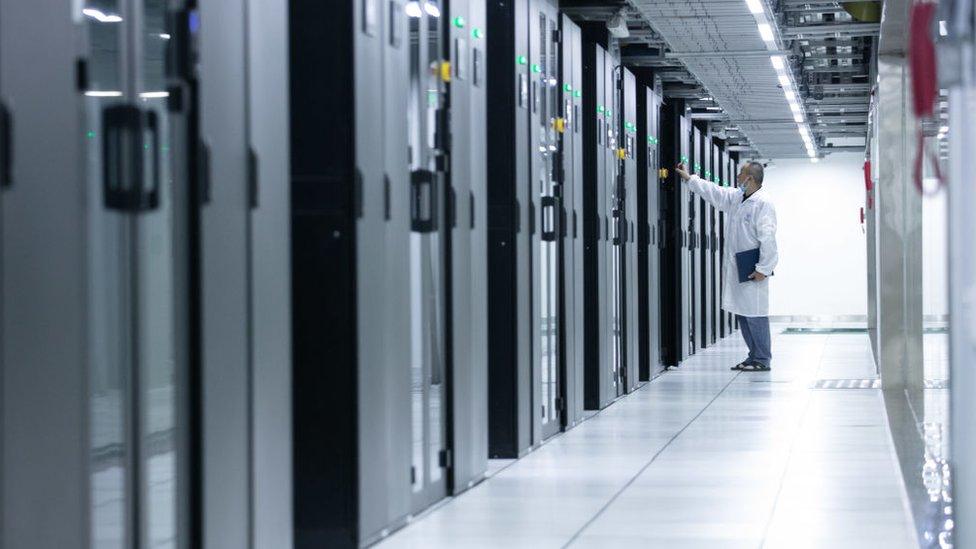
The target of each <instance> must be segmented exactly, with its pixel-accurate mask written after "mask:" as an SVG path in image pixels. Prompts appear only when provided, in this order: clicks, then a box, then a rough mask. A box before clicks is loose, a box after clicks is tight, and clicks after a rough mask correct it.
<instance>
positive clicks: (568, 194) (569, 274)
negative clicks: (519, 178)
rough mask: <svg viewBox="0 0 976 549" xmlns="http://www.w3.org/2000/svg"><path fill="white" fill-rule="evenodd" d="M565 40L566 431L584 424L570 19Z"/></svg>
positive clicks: (576, 97) (577, 58)
mask: <svg viewBox="0 0 976 549" xmlns="http://www.w3.org/2000/svg"><path fill="white" fill-rule="evenodd" d="M560 23H561V27H560V37H561V39H562V64H561V66H562V72H561V76H560V81H561V82H562V92H563V95H562V98H563V101H562V117H563V119H564V128H563V130H564V131H562V132H561V144H560V151H561V156H562V176H563V183H562V208H561V209H562V220H563V223H562V231H561V237H562V238H561V240H560V242H561V246H562V252H561V253H562V258H563V269H562V282H561V287H562V292H561V294H562V296H563V301H562V309H561V310H562V318H563V329H562V331H561V332H560V333H561V335H562V343H561V348H562V349H563V350H564V352H563V366H562V372H563V375H564V376H565V383H564V384H563V386H564V388H565V389H564V394H565V402H566V405H565V407H564V410H565V413H564V414H563V427H564V428H569V427H572V426H574V425H576V424H577V423H579V422H580V421H581V420H582V419H583V385H584V383H583V379H584V373H583V353H584V331H583V324H584V317H583V290H584V287H583V253H584V252H583V229H582V216H583V128H582V120H581V116H582V114H583V113H582V111H581V106H582V105H581V104H582V96H583V91H582V81H583V64H582V61H583V60H582V55H583V50H582V46H583V44H582V33H581V31H580V28H579V26H577V25H576V24H575V23H573V22H572V21H571V20H570V19H569V17H568V16H567V15H562V16H561V18H560Z"/></svg>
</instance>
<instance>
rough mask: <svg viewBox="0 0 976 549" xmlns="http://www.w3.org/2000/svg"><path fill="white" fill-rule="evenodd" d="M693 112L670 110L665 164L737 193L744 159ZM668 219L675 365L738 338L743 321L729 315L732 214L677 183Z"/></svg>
mask: <svg viewBox="0 0 976 549" xmlns="http://www.w3.org/2000/svg"><path fill="white" fill-rule="evenodd" d="M685 111H686V108H685V106H684V105H683V103H682V102H681V101H673V102H672V103H671V104H670V105H668V106H666V108H664V109H662V117H663V132H664V133H665V134H666V135H667V139H668V143H669V145H670V146H669V147H662V153H663V154H664V155H665V157H666V158H665V160H666V161H667V162H668V163H670V164H673V165H677V164H684V165H685V166H686V167H687V168H688V170H689V172H690V173H692V174H694V175H697V176H698V177H701V178H702V179H705V180H706V181H710V182H712V183H714V184H716V185H721V186H731V185H735V181H736V175H737V164H738V159H737V157H736V155H735V154H734V153H729V152H728V151H726V150H725V147H724V143H723V142H722V141H721V140H719V139H717V138H714V137H713V136H712V135H711V133H710V130H709V129H708V127H707V125H702V126H699V125H696V124H694V123H693V120H692V118H691V116H690V114H689V113H686V112H685ZM672 179H673V178H672ZM661 216H662V217H663V218H664V219H665V220H666V221H667V223H666V229H665V230H666V231H667V233H666V235H665V238H666V239H667V243H666V244H665V246H664V247H663V250H662V254H661V261H662V270H661V284H662V287H663V288H668V289H669V290H670V291H667V292H662V311H663V314H662V317H661V330H662V333H663V336H662V345H663V349H662V357H663V360H664V363H665V364H668V365H673V364H678V363H680V362H681V361H682V360H684V359H686V358H688V357H689V356H691V355H693V354H695V353H696V352H698V351H699V350H701V349H704V348H707V347H709V346H711V345H714V344H715V343H717V342H718V340H720V339H721V338H723V337H725V336H726V335H729V334H731V333H733V332H734V331H735V330H737V329H738V321H737V320H736V318H735V316H734V315H732V314H731V313H729V312H727V311H725V310H723V309H722V298H723V292H724V283H725V280H724V278H723V277H724V275H725V273H724V271H723V268H722V267H723V265H722V264H723V261H725V257H726V256H725V214H724V213H723V212H721V211H718V210H716V209H715V208H714V207H713V206H711V205H710V204H708V203H707V202H705V201H704V200H702V199H701V198H699V197H698V196H696V195H694V194H693V193H691V192H690V190H689V188H688V187H687V186H685V185H679V184H677V182H676V184H675V185H673V186H668V187H666V188H664V189H662V196H661Z"/></svg>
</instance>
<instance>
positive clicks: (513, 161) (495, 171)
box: [486, 0, 534, 458]
mask: <svg viewBox="0 0 976 549" xmlns="http://www.w3.org/2000/svg"><path fill="white" fill-rule="evenodd" d="M487 9H488V13H487V16H488V26H489V28H490V29H491V32H492V37H491V39H490V40H488V60H487V83H486V84H487V92H488V109H489V110H490V111H489V116H488V122H487V126H486V127H487V130H488V131H487V139H488V143H487V147H488V156H489V157H490V158H491V159H492V161H491V163H490V164H489V165H488V172H487V173H488V181H489V184H488V195H487V196H488V240H489V244H488V249H489V252H488V258H489V263H488V265H489V269H490V270H489V274H488V296H489V299H488V303H489V305H488V325H489V326H488V338H489V345H488V364H489V366H488V368H489V376H488V386H489V414H488V417H489V420H488V421H489V439H488V440H489V455H490V456H491V457H499V458H501V457H517V456H520V455H522V454H523V453H524V452H526V451H527V450H528V449H529V447H531V445H532V429H533V420H532V418H533V411H534V407H533V405H532V400H531V399H532V393H531V390H532V379H533V375H532V365H533V362H532V347H531V335H532V299H531V287H532V273H531V263H530V262H531V255H530V250H531V244H532V242H531V237H530V227H531V226H532V224H531V222H530V217H529V215H530V214H529V212H530V203H531V198H530V190H531V183H530V176H529V174H530V150H529V131H528V129H529V113H530V108H531V101H532V99H531V95H530V84H529V81H530V78H531V77H532V74H531V72H530V70H531V68H530V65H529V61H528V54H529V22H530V17H529V4H528V1H527V0H515V1H513V2H510V3H496V2H490V3H488V6H487Z"/></svg>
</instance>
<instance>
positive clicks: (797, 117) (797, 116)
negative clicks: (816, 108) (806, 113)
mask: <svg viewBox="0 0 976 549" xmlns="http://www.w3.org/2000/svg"><path fill="white" fill-rule="evenodd" d="M793 120H795V121H796V122H803V115H802V114H800V113H798V112H795V113H793Z"/></svg>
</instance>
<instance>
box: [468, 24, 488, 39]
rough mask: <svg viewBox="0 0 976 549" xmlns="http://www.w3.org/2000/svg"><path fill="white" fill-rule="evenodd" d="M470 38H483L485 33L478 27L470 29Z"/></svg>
mask: <svg viewBox="0 0 976 549" xmlns="http://www.w3.org/2000/svg"><path fill="white" fill-rule="evenodd" d="M471 36H473V37H475V38H484V37H485V33H484V32H483V31H482V30H481V29H479V28H478V27H475V28H473V29H471Z"/></svg>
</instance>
